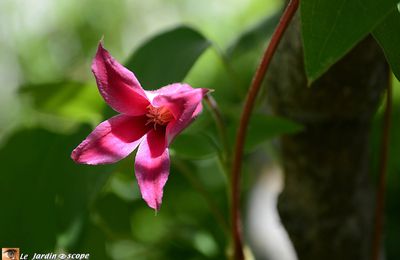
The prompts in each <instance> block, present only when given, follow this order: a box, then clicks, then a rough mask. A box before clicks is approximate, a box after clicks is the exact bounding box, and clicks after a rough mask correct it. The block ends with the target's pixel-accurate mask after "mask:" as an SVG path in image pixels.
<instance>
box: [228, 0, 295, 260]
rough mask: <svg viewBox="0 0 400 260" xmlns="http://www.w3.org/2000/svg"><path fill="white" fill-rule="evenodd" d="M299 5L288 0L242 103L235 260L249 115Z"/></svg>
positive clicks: (235, 174) (238, 259) (235, 169)
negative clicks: (243, 160) (242, 168)
mask: <svg viewBox="0 0 400 260" xmlns="http://www.w3.org/2000/svg"><path fill="white" fill-rule="evenodd" d="M298 6H299V0H290V2H289V4H288V5H287V7H286V9H285V11H284V12H283V14H282V17H281V19H280V21H279V24H278V26H277V27H276V29H275V31H274V34H273V35H272V38H271V41H270V43H269V45H268V47H267V49H266V50H265V52H264V55H263V57H262V60H261V63H260V64H259V66H258V68H257V71H256V73H255V74H254V77H253V81H252V83H251V86H250V89H249V91H248V93H247V97H246V102H245V104H244V108H243V112H242V115H241V118H240V125H239V130H238V133H237V136H236V145H235V150H234V157H233V158H234V159H233V164H232V169H231V171H232V175H231V181H232V183H231V185H232V191H231V192H232V205H231V218H232V223H231V225H232V226H231V228H232V230H231V232H232V240H233V258H234V259H235V260H242V259H244V253H243V241H242V232H241V219H240V171H241V167H242V157H243V149H244V142H245V138H246V131H247V125H248V123H249V120H250V115H251V112H252V110H253V107H254V102H255V100H256V98H257V94H258V92H259V90H260V88H261V83H262V81H263V79H264V77H265V73H266V72H267V69H268V67H269V64H270V63H271V60H272V57H273V55H274V53H275V51H276V48H277V46H278V44H279V42H280V40H281V39H282V35H283V33H284V32H285V30H286V28H287V27H288V25H289V23H290V21H291V20H292V18H293V16H294V14H295V13H296V10H297V8H298Z"/></svg>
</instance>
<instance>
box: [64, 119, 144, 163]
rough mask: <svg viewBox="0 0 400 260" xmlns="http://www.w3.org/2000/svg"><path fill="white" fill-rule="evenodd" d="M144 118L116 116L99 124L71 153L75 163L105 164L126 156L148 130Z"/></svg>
mask: <svg viewBox="0 0 400 260" xmlns="http://www.w3.org/2000/svg"><path fill="white" fill-rule="evenodd" d="M145 124H146V117H145V116H138V117H131V116H126V115H117V116H114V117H112V118H110V119H109V120H106V121H104V122H102V123H101V124H99V125H98V126H97V127H96V128H95V129H94V130H93V132H92V133H91V134H90V135H89V136H88V137H87V138H86V139H85V140H84V141H83V142H82V143H81V144H80V145H78V147H76V148H75V150H73V151H72V154H71V158H72V159H73V160H74V161H75V162H77V163H84V164H107V163H113V162H116V161H119V160H121V159H123V158H125V157H126V156H128V155H129V154H130V153H131V152H132V151H133V150H135V148H136V147H137V146H138V145H139V143H140V141H141V138H142V137H143V136H144V135H145V134H146V132H147V131H148V130H149V127H148V126H146V125H145Z"/></svg>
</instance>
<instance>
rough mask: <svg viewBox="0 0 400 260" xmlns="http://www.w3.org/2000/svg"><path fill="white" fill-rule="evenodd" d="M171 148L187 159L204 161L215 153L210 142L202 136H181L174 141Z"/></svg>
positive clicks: (214, 148)
mask: <svg viewBox="0 0 400 260" xmlns="http://www.w3.org/2000/svg"><path fill="white" fill-rule="evenodd" d="M171 148H172V149H173V150H174V151H175V152H176V153H177V154H178V155H180V156H181V157H184V158H188V159H204V158H207V157H210V156H212V155H214V154H215V152H216V147H215V146H214V145H213V144H212V142H211V140H210V139H209V138H208V137H207V136H205V135H202V134H181V135H179V136H178V137H177V138H176V139H175V140H174V142H173V143H172V146H171Z"/></svg>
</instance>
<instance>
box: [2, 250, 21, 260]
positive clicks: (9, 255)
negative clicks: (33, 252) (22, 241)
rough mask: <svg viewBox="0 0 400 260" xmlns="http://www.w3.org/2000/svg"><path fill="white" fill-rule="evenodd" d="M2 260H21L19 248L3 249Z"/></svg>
mask: <svg viewBox="0 0 400 260" xmlns="http://www.w3.org/2000/svg"><path fill="white" fill-rule="evenodd" d="M1 260H19V248H2V249H1Z"/></svg>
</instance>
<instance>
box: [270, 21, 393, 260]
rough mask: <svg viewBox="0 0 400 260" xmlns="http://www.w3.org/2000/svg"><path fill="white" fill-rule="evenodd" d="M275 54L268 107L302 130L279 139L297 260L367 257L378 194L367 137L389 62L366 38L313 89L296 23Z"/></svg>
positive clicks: (284, 212)
mask: <svg viewBox="0 0 400 260" xmlns="http://www.w3.org/2000/svg"><path fill="white" fill-rule="evenodd" d="M276 54H277V55H276V56H275V58H274V61H273V63H272V64H271V68H270V71H269V73H268V75H267V80H266V84H267V88H268V90H267V92H268V98H269V104H270V105H271V107H272V110H273V111H274V112H275V113H276V114H278V115H282V116H285V117H288V118H291V119H292V120H294V121H297V122H299V123H302V124H303V125H304V126H305V130H304V131H303V132H301V133H299V134H296V135H291V136H285V137H283V138H281V140H280V152H281V158H282V164H283V167H284V171H285V189H284V191H283V193H282V194H281V196H280V199H279V206H278V207H279V211H280V215H281V218H282V221H283V224H284V225H285V227H286V229H287V230H288V233H289V236H290V237H291V239H292V241H293V243H294V246H295V248H296V251H297V254H298V256H299V259H300V260H307V259H315V260H321V259H324V260H330V259H332V260H338V259H340V260H346V259H349V260H350V259H351V260H355V259H369V258H370V254H371V240H372V238H371V237H372V229H373V214H374V191H373V188H372V185H371V183H370V181H371V180H370V173H369V150H368V147H369V143H368V139H369V133H370V125H371V120H372V117H373V115H374V113H375V111H376V109H377V107H378V105H379V101H380V97H381V95H382V92H383V90H384V89H385V87H386V86H387V84H388V66H387V64H386V61H385V58H384V56H383V54H382V52H381V50H380V48H379V46H378V45H377V44H376V42H375V41H374V39H373V38H372V37H370V36H368V37H366V38H365V39H364V40H363V41H362V42H360V43H359V44H358V45H357V46H356V47H355V48H354V49H353V50H352V51H350V53H348V54H347V55H346V56H345V57H344V58H343V59H341V60H340V61H339V62H337V63H336V64H335V65H334V66H333V67H331V68H330V69H329V70H328V71H327V72H326V73H325V74H324V75H323V76H322V77H321V78H320V79H318V80H317V81H316V82H314V83H313V84H312V85H311V86H310V87H308V86H307V81H306V76H305V72H304V64H303V62H304V61H303V50H302V44H301V38H300V23H299V19H298V18H296V19H295V20H294V21H293V23H292V25H291V26H290V27H289V29H288V31H287V32H286V34H285V36H284V39H283V41H282V43H281V45H280V47H279V49H278V52H277V53H276Z"/></svg>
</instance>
